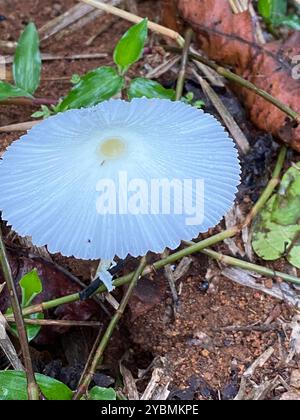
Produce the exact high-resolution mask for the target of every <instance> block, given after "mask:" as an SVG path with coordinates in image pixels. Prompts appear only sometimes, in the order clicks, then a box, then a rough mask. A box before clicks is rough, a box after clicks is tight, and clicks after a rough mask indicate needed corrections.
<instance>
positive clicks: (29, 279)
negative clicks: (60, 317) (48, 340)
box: [6, 270, 44, 341]
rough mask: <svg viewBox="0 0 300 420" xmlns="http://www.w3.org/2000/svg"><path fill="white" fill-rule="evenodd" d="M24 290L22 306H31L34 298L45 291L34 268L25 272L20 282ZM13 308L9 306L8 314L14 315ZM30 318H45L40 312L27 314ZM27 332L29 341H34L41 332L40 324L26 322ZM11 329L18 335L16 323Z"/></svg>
mask: <svg viewBox="0 0 300 420" xmlns="http://www.w3.org/2000/svg"><path fill="white" fill-rule="evenodd" d="M19 284H20V287H21V291H22V308H26V307H27V306H29V305H30V304H31V303H32V301H33V299H34V298H35V297H36V296H37V295H39V294H40V293H41V292H42V291H43V286H42V282H41V280H40V278H39V275H38V273H37V271H36V270H32V271H31V272H30V273H28V274H25V276H24V277H22V279H21V280H20V282H19ZM12 314H13V311H12V308H8V309H7V311H6V315H12ZM26 318H28V319H44V315H43V314H40V313H36V314H31V315H29V316H27V317H26ZM25 326H26V332H27V337H28V340H29V341H32V340H33V339H34V338H35V337H36V336H37V335H38V334H39V332H40V330H41V326H40V325H30V324H26V325H25ZM11 329H12V330H13V331H14V333H15V334H16V336H18V330H17V327H16V325H15V324H12V325H11Z"/></svg>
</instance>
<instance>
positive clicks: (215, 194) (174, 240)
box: [0, 98, 240, 260]
mask: <svg viewBox="0 0 300 420" xmlns="http://www.w3.org/2000/svg"><path fill="white" fill-rule="evenodd" d="M0 180H1V181H0V182H1V184H0V185H1V189H0V209H1V210H2V218H3V219H4V220H6V221H7V222H8V224H9V225H11V226H12V228H13V230H14V231H16V232H17V233H18V234H19V235H21V236H30V237H31V238H32V241H33V243H34V244H35V245H37V246H43V245H47V246H48V250H49V251H50V252H51V253H56V252H60V253H62V254H63V255H66V256H74V257H77V258H81V259H100V258H101V259H103V260H113V258H114V257H115V256H118V257H119V258H122V259H123V258H125V257H126V256H127V255H128V254H130V255H132V256H140V255H144V254H146V253H147V252H148V251H153V252H155V253H160V252H163V250H164V249H165V248H170V249H175V248H177V247H178V246H179V245H180V242H181V241H182V240H186V241H187V240H191V239H193V238H195V237H198V235H199V233H201V232H206V231H207V230H208V229H209V228H211V227H214V226H215V225H217V224H218V223H219V222H220V220H221V219H222V217H223V216H224V215H225V214H226V213H227V212H228V210H229V209H230V208H231V207H232V205H233V202H234V199H235V194H236V191H237V186H238V184H239V180H240V166H239V160H238V154H237V150H236V148H235V146H234V143H233V141H232V140H231V139H230V138H229V136H228V135H227V133H226V132H225V131H224V128H223V127H222V126H221V124H220V123H219V122H218V121H217V120H216V119H215V118H214V117H213V116H211V115H209V114H207V113H204V112H203V111H201V110H198V109H196V108H193V107H192V106H190V105H187V104H185V103H183V102H172V101H169V100H163V99H146V98H140V99H133V100H132V101H131V102H127V101H123V100H109V101H106V102H102V103H101V104H99V105H97V106H94V107H92V108H89V109H78V110H70V111H67V112H64V113H61V114H58V115H55V116H52V117H50V118H48V119H46V120H45V121H43V122H41V123H39V124H37V125H36V126H35V127H34V128H32V129H31V130H30V131H29V132H28V133H27V134H26V135H24V136H23V137H21V138H20V140H18V141H15V142H14V143H13V144H12V145H11V146H10V147H9V148H8V150H7V152H6V153H5V154H4V156H3V159H2V161H1V163H0Z"/></svg>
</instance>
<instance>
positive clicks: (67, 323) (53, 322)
mask: <svg viewBox="0 0 300 420" xmlns="http://www.w3.org/2000/svg"><path fill="white" fill-rule="evenodd" d="M5 319H6V321H7V322H9V323H15V319H14V318H13V317H11V316H9V317H8V316H6V317H5ZM24 323H25V324H28V325H41V326H53V327H99V326H101V325H102V323H101V322H98V321H71V320H64V319H29V318H25V319H24Z"/></svg>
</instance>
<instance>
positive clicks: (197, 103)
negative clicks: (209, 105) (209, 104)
mask: <svg viewBox="0 0 300 420" xmlns="http://www.w3.org/2000/svg"><path fill="white" fill-rule="evenodd" d="M181 100H182V102H184V103H186V104H188V105H192V106H194V107H195V108H197V109H202V108H204V107H205V102H204V101H201V100H195V99H194V94H193V92H188V93H187V94H186V95H185V96H183V97H182V98H181Z"/></svg>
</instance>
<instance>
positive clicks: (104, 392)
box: [88, 386, 117, 401]
mask: <svg viewBox="0 0 300 420" xmlns="http://www.w3.org/2000/svg"><path fill="white" fill-rule="evenodd" d="M88 399H89V400H94V401H113V400H116V399H117V394H116V391H115V390H114V389H113V388H101V387H100V386H94V388H92V389H91V390H90V392H89V395H88Z"/></svg>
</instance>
